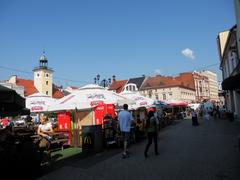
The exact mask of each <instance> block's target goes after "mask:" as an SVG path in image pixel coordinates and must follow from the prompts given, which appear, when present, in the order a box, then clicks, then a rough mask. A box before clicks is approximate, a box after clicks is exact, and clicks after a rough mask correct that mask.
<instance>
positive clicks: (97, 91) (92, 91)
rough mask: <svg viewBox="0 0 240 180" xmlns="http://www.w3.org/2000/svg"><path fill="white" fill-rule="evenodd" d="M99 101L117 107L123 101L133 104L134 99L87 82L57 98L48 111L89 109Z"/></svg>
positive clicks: (123, 102)
mask: <svg viewBox="0 0 240 180" xmlns="http://www.w3.org/2000/svg"><path fill="white" fill-rule="evenodd" d="M101 103H105V104H114V105H115V106H117V107H118V106H122V105H123V104H125V103H126V104H135V102H134V101H132V100H130V99H127V98H126V97H123V96H121V95H118V94H116V93H114V92H111V91H108V90H106V89H105V88H103V87H101V86H98V85H95V84H89V85H86V86H84V87H82V88H79V89H78V90H75V91H74V92H72V93H71V94H69V95H67V96H65V97H63V98H61V99H59V100H57V101H56V102H55V103H53V104H52V105H51V106H50V108H49V111H60V110H71V109H78V110H81V109H82V110H83V109H91V108H93V107H95V106H96V105H98V104H101Z"/></svg>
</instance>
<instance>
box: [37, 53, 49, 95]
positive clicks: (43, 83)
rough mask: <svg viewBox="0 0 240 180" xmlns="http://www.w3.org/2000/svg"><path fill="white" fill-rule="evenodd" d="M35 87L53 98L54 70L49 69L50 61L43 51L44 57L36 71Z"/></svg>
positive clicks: (41, 58)
mask: <svg viewBox="0 0 240 180" xmlns="http://www.w3.org/2000/svg"><path fill="white" fill-rule="evenodd" d="M33 72H34V86H35V87H36V88H37V90H38V91H39V92H40V93H42V94H46V95H48V96H50V97H52V89H53V85H52V84H53V70H52V69H51V68H49V67H48V59H47V57H46V55H45V52H44V51H43V55H42V56H41V57H40V59H39V66H38V67H35V68H34V70H33Z"/></svg>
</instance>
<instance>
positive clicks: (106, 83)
mask: <svg viewBox="0 0 240 180" xmlns="http://www.w3.org/2000/svg"><path fill="white" fill-rule="evenodd" d="M93 79H94V83H95V84H97V85H99V86H103V87H108V86H110V85H111V82H112V80H111V78H108V79H105V78H104V79H103V80H100V75H99V74H98V75H96V77H94V78H93ZM113 80H115V75H113Z"/></svg>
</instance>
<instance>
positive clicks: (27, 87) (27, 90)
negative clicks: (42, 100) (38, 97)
mask: <svg viewBox="0 0 240 180" xmlns="http://www.w3.org/2000/svg"><path fill="white" fill-rule="evenodd" d="M16 84H17V85H18V86H23V87H24V96H25V97H26V96H29V95H31V94H34V93H38V90H37V89H36V88H35V86H34V81H33V80H26V79H20V78H17V81H16Z"/></svg>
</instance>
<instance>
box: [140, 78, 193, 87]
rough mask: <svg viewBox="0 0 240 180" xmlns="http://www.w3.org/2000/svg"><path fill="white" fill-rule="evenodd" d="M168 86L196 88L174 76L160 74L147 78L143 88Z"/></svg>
mask: <svg viewBox="0 0 240 180" xmlns="http://www.w3.org/2000/svg"><path fill="white" fill-rule="evenodd" d="M168 87H184V88H187V89H192V90H194V88H191V87H189V86H187V85H185V84H184V83H183V82H182V81H179V80H178V79H176V78H174V77H171V76H160V75H158V76H155V77H149V78H147V79H146V81H145V82H144V84H143V85H142V87H141V90H145V89H153V88H168Z"/></svg>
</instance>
